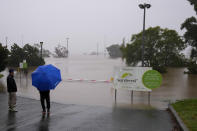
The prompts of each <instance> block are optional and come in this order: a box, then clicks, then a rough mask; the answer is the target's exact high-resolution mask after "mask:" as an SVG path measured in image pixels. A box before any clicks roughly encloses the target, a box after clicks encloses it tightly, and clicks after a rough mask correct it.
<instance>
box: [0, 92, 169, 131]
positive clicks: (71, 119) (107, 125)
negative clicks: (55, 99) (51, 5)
mask: <svg viewBox="0 0 197 131" xmlns="http://www.w3.org/2000/svg"><path fill="white" fill-rule="evenodd" d="M7 97H8V95H7V94H3V93H0V131H131V130H132V131H171V130H172V128H173V122H172V120H171V118H170V115H169V114H168V112H167V111H163V110H155V109H151V110H150V109H149V110H137V109H121V108H118V107H114V108H109V107H100V106H82V105H69V104H68V105H64V104H58V103H51V114H50V116H45V117H43V116H42V114H41V106H40V102H39V101H37V100H33V99H29V98H22V97H17V98H18V100H17V110H18V112H16V113H13V112H9V111H8V109H7V108H8V106H7V101H8V99H7Z"/></svg>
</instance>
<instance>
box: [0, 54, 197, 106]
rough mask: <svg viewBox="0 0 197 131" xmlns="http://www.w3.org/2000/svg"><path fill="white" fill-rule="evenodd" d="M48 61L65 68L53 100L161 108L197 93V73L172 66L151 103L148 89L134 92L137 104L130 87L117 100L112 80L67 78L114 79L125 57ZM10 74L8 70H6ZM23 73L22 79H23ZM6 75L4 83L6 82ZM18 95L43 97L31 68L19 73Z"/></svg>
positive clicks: (35, 97)
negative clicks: (32, 80) (114, 74)
mask: <svg viewBox="0 0 197 131" xmlns="http://www.w3.org/2000/svg"><path fill="white" fill-rule="evenodd" d="M45 61H46V64H53V65H55V66H57V67H58V68H59V69H60V70H61V74H62V79H63V81H62V82H61V83H60V84H59V85H58V86H57V87H56V89H55V90H53V91H51V101H54V102H59V103H65V104H79V105H96V106H108V107H113V106H118V107H124V108H132V107H138V108H159V109H165V108H167V106H168V103H169V102H173V101H176V100H180V99H184V98H195V97H197V76H195V75H188V74H184V73H183V72H184V70H185V69H184V68H176V69H175V68H169V69H168V73H166V74H163V75H162V76H163V83H162V86H161V87H160V88H157V89H154V90H153V91H152V92H151V101H150V105H148V93H147V92H134V99H133V104H131V94H130V92H129V91H127V90H118V91H117V102H116V103H115V101H114V89H113V84H112V83H104V82H103V83H102V82H87V81H73V82H68V81H66V80H67V79H89V80H110V78H111V77H113V67H114V66H124V65H125V64H124V63H123V62H122V60H121V59H109V58H107V57H104V56H71V57H69V58H46V59H45ZM3 73H4V75H5V76H6V75H7V72H6V71H5V72H3ZM20 77H21V79H20ZM5 78H6V77H4V78H3V79H1V83H3V84H4V85H5ZM15 79H16V82H17V85H18V93H17V94H18V95H19V96H24V97H29V98H34V99H39V93H38V91H37V89H36V88H35V87H33V86H32V85H31V72H29V73H28V76H27V79H26V77H25V75H24V74H21V76H20V73H16V74H15Z"/></svg>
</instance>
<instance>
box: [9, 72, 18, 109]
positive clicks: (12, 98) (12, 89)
mask: <svg viewBox="0 0 197 131" xmlns="http://www.w3.org/2000/svg"><path fill="white" fill-rule="evenodd" d="M7 91H8V93H9V99H8V106H9V111H13V112H17V110H16V109H15V107H16V92H17V86H16V82H15V80H14V70H13V69H10V70H9V75H8V77H7Z"/></svg>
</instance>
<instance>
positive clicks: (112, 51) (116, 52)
mask: <svg viewBox="0 0 197 131" xmlns="http://www.w3.org/2000/svg"><path fill="white" fill-rule="evenodd" d="M107 51H108V53H109V56H110V57H111V58H118V57H122V52H121V50H120V45H118V44H116V45H111V46H109V47H107Z"/></svg>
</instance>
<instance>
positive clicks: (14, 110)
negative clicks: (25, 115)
mask: <svg viewBox="0 0 197 131" xmlns="http://www.w3.org/2000/svg"><path fill="white" fill-rule="evenodd" d="M9 110H10V111H12V112H18V111H17V110H16V109H9Z"/></svg>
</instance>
